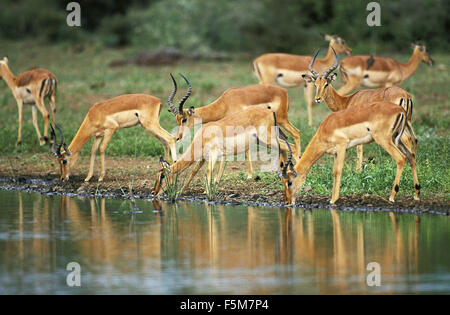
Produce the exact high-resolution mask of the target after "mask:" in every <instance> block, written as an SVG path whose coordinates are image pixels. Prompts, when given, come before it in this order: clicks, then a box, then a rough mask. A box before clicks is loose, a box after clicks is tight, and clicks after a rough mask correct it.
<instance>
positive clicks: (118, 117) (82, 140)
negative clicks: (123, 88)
mask: <svg viewBox="0 0 450 315" xmlns="http://www.w3.org/2000/svg"><path fill="white" fill-rule="evenodd" d="M161 107H162V103H161V100H160V99H159V98H157V97H154V96H151V95H147V94H126V95H121V96H117V97H114V98H111V99H109V100H105V101H103V102H99V103H95V104H94V105H93V106H92V107H91V108H90V109H89V112H88V114H87V115H86V117H85V119H84V121H83V123H82V124H81V126H80V128H79V129H78V131H77V133H76V135H75V137H74V138H73V140H72V142H71V143H70V145H69V147H68V148H66V146H65V145H64V144H63V145H61V143H63V142H64V141H63V140H64V136H63V134H62V131H61V130H60V129H59V127H57V128H58V129H59V130H60V134H61V141H60V142H61V143H60V144H58V146H54V147H53V149H52V152H53V154H55V155H56V156H57V158H58V162H59V164H60V167H61V179H62V180H65V179H69V175H70V170H71V169H72V168H73V166H74V165H75V163H76V161H77V159H78V155H79V154H80V151H81V149H82V148H83V146H84V145H85V144H86V142H88V141H89V139H91V138H92V137H95V139H94V143H93V145H92V150H91V158H90V165H89V173H88V175H87V177H86V179H85V181H86V182H87V181H89V180H90V179H91V177H92V175H93V174H94V162H95V154H96V152H97V150H98V149H99V147H100V177H99V179H98V180H99V181H102V180H103V178H104V176H105V151H106V147H107V146H108V143H109V141H110V140H111V138H112V136H113V134H114V132H115V131H117V130H118V129H121V128H129V127H133V126H136V125H138V124H140V125H141V126H142V127H143V128H144V129H145V130H147V131H148V132H149V133H150V134H151V135H153V136H155V137H156V138H157V139H158V140H159V141H161V143H162V144H163V147H164V153H165V156H166V159H169V150H170V152H171V154H172V159H173V161H176V159H177V155H176V150H175V137H173V136H172V135H171V134H170V133H168V132H167V131H166V130H164V129H163V128H162V127H161V126H160V125H159V114H160V112H161ZM102 140H103V141H102ZM100 143H101V145H100Z"/></svg>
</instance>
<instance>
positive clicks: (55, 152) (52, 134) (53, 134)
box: [50, 124, 61, 157]
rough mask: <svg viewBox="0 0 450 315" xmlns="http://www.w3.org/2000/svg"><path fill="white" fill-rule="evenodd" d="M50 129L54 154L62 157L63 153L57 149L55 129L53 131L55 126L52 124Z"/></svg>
mask: <svg viewBox="0 0 450 315" xmlns="http://www.w3.org/2000/svg"><path fill="white" fill-rule="evenodd" d="M50 128H51V129H52V130H51V132H50V134H51V135H50V137H51V138H52V142H53V143H52V148H51V150H52V153H53V154H54V155H55V156H57V157H60V156H61V151H60V150H57V149H56V133H55V129H53V124H50Z"/></svg>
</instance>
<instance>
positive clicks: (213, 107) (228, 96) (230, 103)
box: [169, 75, 301, 178]
mask: <svg viewBox="0 0 450 315" xmlns="http://www.w3.org/2000/svg"><path fill="white" fill-rule="evenodd" d="M171 77H172V81H173V85H174V90H173V92H172V94H171V96H170V97H169V106H170V111H171V112H172V113H173V114H174V115H175V117H176V120H177V124H178V134H177V140H180V139H182V138H183V136H184V134H185V133H187V132H189V130H190V129H191V128H192V127H194V126H195V125H197V124H201V123H209V122H213V121H218V120H220V119H222V118H224V117H227V116H229V115H232V114H235V113H238V112H241V111H243V110H245V109H247V108H266V109H270V110H272V111H273V112H274V113H275V114H276V115H277V122H278V125H279V126H281V127H283V128H284V129H285V130H286V131H287V132H288V133H289V134H291V135H292V136H293V138H294V140H295V148H294V152H295V154H296V156H298V155H300V152H301V147H300V131H299V130H298V129H297V128H295V126H294V125H293V124H292V123H291V122H290V121H289V117H288V111H289V96H288V93H287V91H286V89H284V88H281V87H277V86H274V85H271V84H255V85H250V86H246V87H242V88H234V89H228V90H226V91H225V92H224V93H223V94H222V95H221V96H220V97H219V98H218V99H217V100H215V101H214V102H212V103H211V104H209V105H206V106H202V107H197V108H194V107H193V106H191V107H190V108H188V109H183V104H184V103H185V101H186V99H187V97H189V95H190V91H191V85H190V83H189V81H188V80H187V79H186V78H185V77H184V76H183V78H184V79H185V81H186V83H187V84H188V87H189V88H188V92H187V94H186V96H185V97H184V98H183V99H182V100H181V101H180V103H179V105H178V108H176V107H175V106H174V105H173V103H172V101H173V97H174V96H175V93H176V91H177V84H176V81H175V79H174V78H173V76H172V75H171ZM246 156H247V160H248V178H252V173H253V168H252V163H251V159H250V156H249V153H248V152H246ZM221 163H222V164H223V163H224V160H222V161H221ZM222 167H223V165H221V168H222Z"/></svg>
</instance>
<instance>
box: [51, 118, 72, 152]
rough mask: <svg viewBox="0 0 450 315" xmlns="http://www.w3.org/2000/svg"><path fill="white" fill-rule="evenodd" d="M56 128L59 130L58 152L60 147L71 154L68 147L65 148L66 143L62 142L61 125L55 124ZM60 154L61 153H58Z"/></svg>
mask: <svg viewBox="0 0 450 315" xmlns="http://www.w3.org/2000/svg"><path fill="white" fill-rule="evenodd" d="M55 127H56V129H58V131H59V144H58V152H61V148H64V151H65V152H66V155H71V153H70V151H69V148H67V146H66V144H65V143H64V135H63V132H62V130H61V127H60V126H58V124H55ZM60 154H61V153H60Z"/></svg>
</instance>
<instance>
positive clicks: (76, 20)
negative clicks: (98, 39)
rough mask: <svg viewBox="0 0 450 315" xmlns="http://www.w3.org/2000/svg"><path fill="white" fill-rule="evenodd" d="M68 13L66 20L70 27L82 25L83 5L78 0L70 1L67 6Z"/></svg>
mask: <svg viewBox="0 0 450 315" xmlns="http://www.w3.org/2000/svg"><path fill="white" fill-rule="evenodd" d="M66 11H69V12H70V13H69V14H67V18H66V22H67V25H68V26H70V27H73V26H81V6H80V4H79V3H78V2H69V3H68V4H67V6H66Z"/></svg>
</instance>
